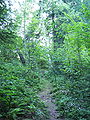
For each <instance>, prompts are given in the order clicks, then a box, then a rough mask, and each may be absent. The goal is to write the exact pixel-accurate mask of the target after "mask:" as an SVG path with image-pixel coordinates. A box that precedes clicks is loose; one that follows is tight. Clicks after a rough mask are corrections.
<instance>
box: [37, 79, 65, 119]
mask: <svg viewBox="0 0 90 120" xmlns="http://www.w3.org/2000/svg"><path fill="white" fill-rule="evenodd" d="M51 90H52V85H51V83H50V82H49V81H46V82H45V84H44V88H43V91H41V92H40V93H39V97H40V98H41V99H42V100H43V101H44V103H45V105H46V106H47V111H48V112H49V119H46V120H63V119H60V118H59V113H58V112H57V110H56V109H57V106H56V105H55V100H54V99H52V95H51V94H50V92H51Z"/></svg>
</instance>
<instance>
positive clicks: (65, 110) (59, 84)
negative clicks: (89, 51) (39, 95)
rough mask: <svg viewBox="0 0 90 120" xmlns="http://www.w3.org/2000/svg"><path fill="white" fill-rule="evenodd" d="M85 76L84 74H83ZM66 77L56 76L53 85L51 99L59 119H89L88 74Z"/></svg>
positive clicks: (89, 85) (89, 90)
mask: <svg viewBox="0 0 90 120" xmlns="http://www.w3.org/2000/svg"><path fill="white" fill-rule="evenodd" d="M84 75H85V74H84ZM84 75H83V76H80V77H78V78H76V79H74V77H73V78H72V79H71V78H70V77H66V75H59V76H58V75H57V79H56V81H52V83H53V88H54V89H53V91H52V92H53V97H54V99H56V105H57V106H58V109H57V110H58V111H59V113H60V117H62V118H65V120H89V119H90V98H89V97H90V81H89V80H90V73H89V71H88V76H86V77H85V76H84Z"/></svg>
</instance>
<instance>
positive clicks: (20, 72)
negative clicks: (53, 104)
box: [0, 61, 46, 120]
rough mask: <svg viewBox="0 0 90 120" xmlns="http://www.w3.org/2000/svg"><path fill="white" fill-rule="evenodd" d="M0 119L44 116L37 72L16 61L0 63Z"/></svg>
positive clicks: (12, 119) (13, 119)
mask: <svg viewBox="0 0 90 120" xmlns="http://www.w3.org/2000/svg"><path fill="white" fill-rule="evenodd" d="M0 81H1V82H0V119H1V120H2V119H3V120H4V119H5V120H6V119H9V120H23V119H25V118H28V119H36V118H37V119H38V120H39V119H41V118H42V117H45V114H46V110H45V108H44V107H45V105H44V103H43V102H42V101H41V100H40V98H39V97H38V95H37V94H38V92H39V90H40V89H41V87H40V77H39V73H38V72H34V71H31V69H30V68H27V67H25V66H22V65H21V64H20V63H19V62H18V61H17V63H16V61H14V62H13V63H3V62H2V64H0Z"/></svg>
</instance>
